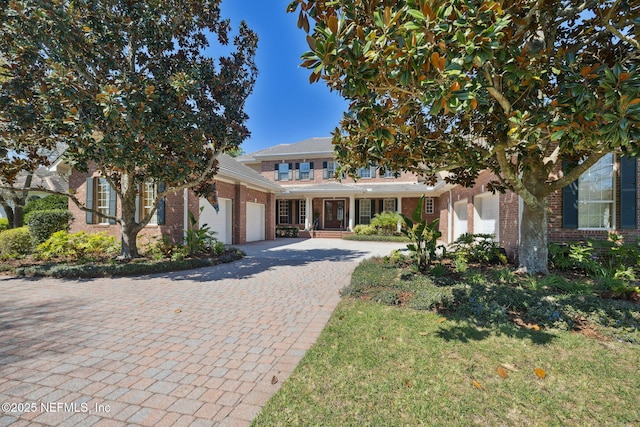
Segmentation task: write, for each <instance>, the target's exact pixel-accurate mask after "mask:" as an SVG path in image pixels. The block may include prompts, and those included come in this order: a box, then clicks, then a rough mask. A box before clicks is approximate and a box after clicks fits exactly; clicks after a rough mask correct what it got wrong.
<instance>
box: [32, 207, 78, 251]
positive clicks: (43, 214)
mask: <svg viewBox="0 0 640 427" xmlns="http://www.w3.org/2000/svg"><path fill="white" fill-rule="evenodd" d="M72 219H73V215H72V214H71V212H69V211H68V210H64V209H51V210H45V211H33V212H31V213H30V215H29V217H28V218H27V225H28V226H29V232H30V233H31V238H32V239H33V241H34V242H35V243H36V244H40V243H42V242H45V241H46V240H47V239H48V238H49V237H51V235H52V234H53V233H55V232H56V231H68V230H69V222H70V221H71V220H72Z"/></svg>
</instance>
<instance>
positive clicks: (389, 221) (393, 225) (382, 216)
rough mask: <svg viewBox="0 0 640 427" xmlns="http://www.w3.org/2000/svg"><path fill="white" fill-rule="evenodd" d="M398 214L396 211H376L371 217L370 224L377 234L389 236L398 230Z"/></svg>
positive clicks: (399, 219)
mask: <svg viewBox="0 0 640 427" xmlns="http://www.w3.org/2000/svg"><path fill="white" fill-rule="evenodd" d="M400 221H401V218H400V214H399V213H397V212H382V213H377V214H375V215H374V216H373V218H371V226H372V227H374V228H375V229H376V230H377V231H378V233H379V234H385V235H387V236H391V235H393V234H396V233H397V232H398V224H399V223H400Z"/></svg>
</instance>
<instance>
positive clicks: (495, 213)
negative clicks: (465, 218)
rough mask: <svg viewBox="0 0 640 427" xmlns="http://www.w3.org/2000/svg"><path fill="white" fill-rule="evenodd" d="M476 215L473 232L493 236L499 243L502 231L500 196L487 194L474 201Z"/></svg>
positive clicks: (475, 198) (477, 197)
mask: <svg viewBox="0 0 640 427" xmlns="http://www.w3.org/2000/svg"><path fill="white" fill-rule="evenodd" d="M473 204H474V206H475V214H474V218H473V219H474V221H473V231H474V233H477V234H493V235H494V240H496V241H498V232H499V231H500V221H499V219H500V195H499V194H491V193H485V194H480V195H478V196H476V197H474V199H473Z"/></svg>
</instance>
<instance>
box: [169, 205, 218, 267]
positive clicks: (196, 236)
mask: <svg viewBox="0 0 640 427" xmlns="http://www.w3.org/2000/svg"><path fill="white" fill-rule="evenodd" d="M203 209H204V207H202V208H200V213H201V214H202V210H203ZM189 222H190V224H191V227H189V229H188V230H187V232H186V233H185V239H184V240H185V244H184V247H185V248H186V252H187V255H193V254H197V253H204V252H210V251H211V248H212V247H213V244H214V243H215V242H216V241H217V240H216V238H215V234H216V232H215V231H213V230H212V229H211V227H209V225H208V224H202V225H201V226H199V227H198V220H197V219H196V217H195V215H194V214H193V213H192V212H191V211H189ZM174 255H175V254H172V255H171V257H172V259H173V258H174ZM175 256H177V255H175Z"/></svg>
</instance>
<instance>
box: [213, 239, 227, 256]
mask: <svg viewBox="0 0 640 427" xmlns="http://www.w3.org/2000/svg"><path fill="white" fill-rule="evenodd" d="M224 251H225V247H224V243H222V242H220V241H217V242H215V243H214V244H213V253H214V254H215V255H221V254H223V253H224Z"/></svg>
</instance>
